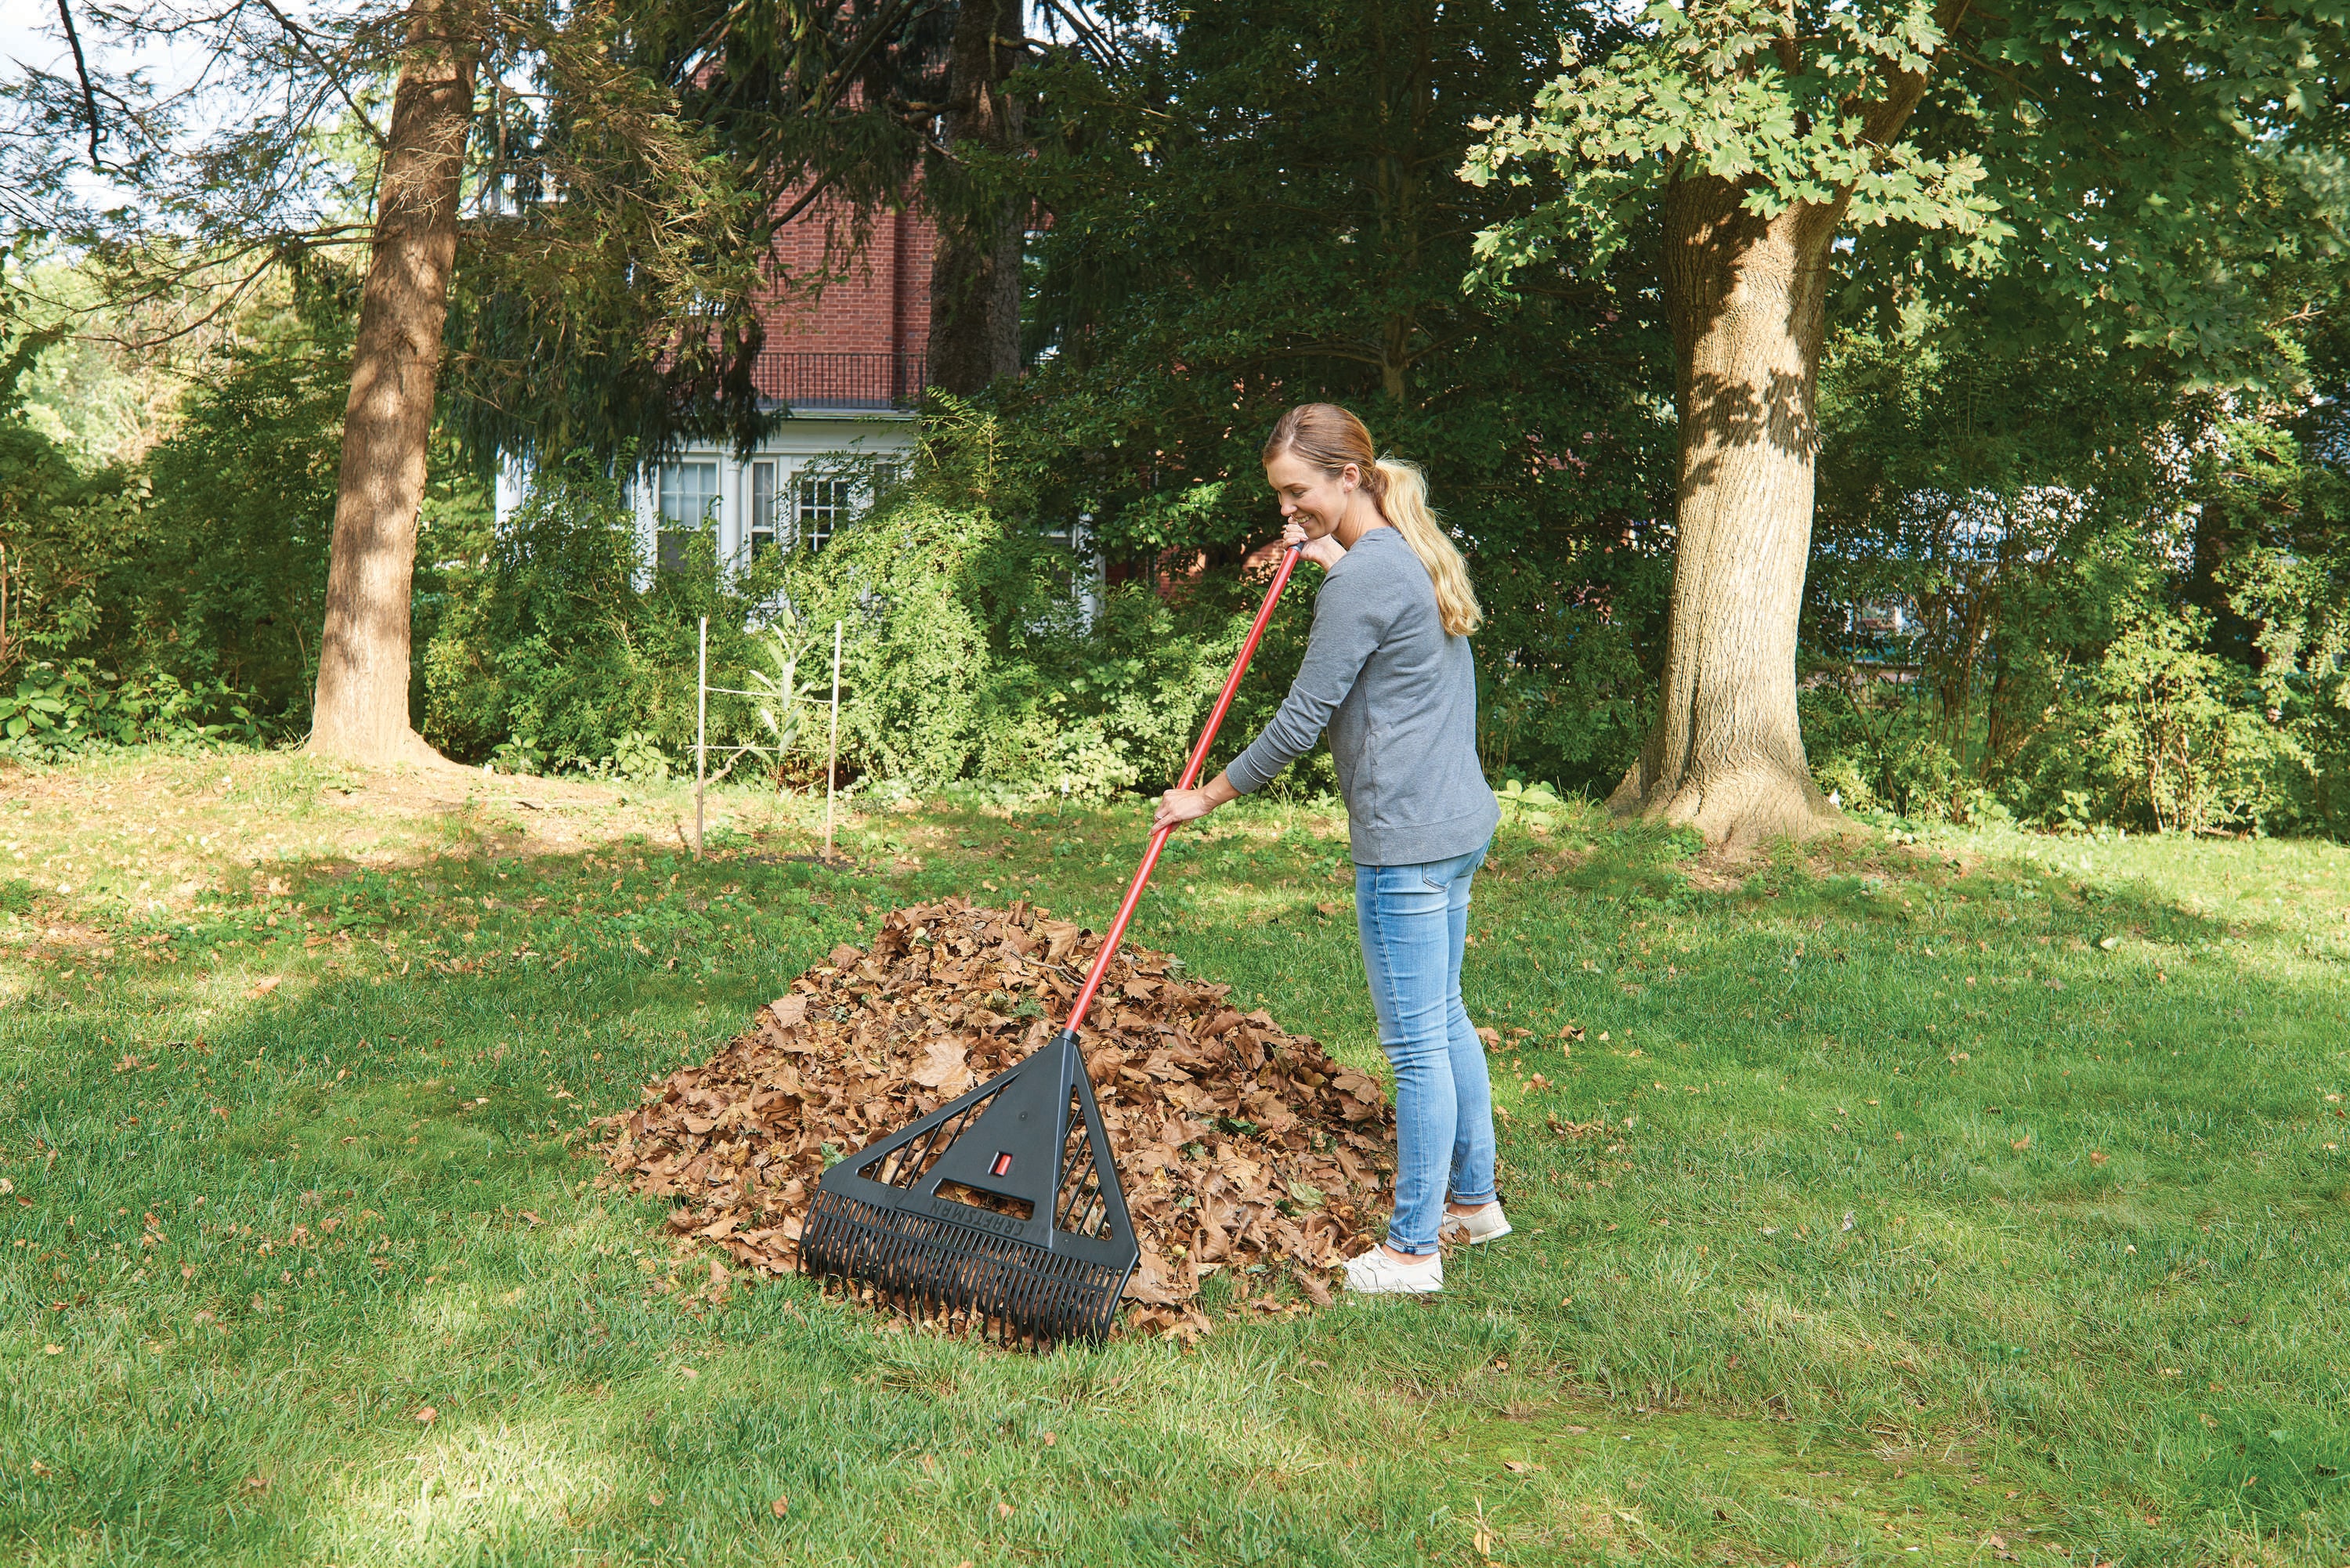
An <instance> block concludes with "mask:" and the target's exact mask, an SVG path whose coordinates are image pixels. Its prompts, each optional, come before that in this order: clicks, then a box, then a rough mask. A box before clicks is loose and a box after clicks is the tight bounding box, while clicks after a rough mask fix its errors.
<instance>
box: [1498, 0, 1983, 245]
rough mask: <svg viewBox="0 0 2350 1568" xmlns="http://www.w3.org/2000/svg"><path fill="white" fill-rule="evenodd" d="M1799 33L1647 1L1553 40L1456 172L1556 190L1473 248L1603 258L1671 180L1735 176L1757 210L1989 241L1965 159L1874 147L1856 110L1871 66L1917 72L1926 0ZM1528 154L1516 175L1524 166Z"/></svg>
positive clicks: (1925, 31)
mask: <svg viewBox="0 0 2350 1568" xmlns="http://www.w3.org/2000/svg"><path fill="white" fill-rule="evenodd" d="M1817 9H1818V15H1817V16H1816V17H1815V18H1806V20H1811V21H1814V23H1815V26H1812V27H1806V28H1804V35H1805V36H1804V37H1803V40H1802V42H1801V43H1800V44H1799V43H1797V42H1796V39H1795V37H1794V36H1793V35H1794V28H1795V26H1796V24H1795V23H1794V13H1793V12H1792V11H1791V8H1790V7H1789V6H1787V5H1783V4H1781V3H1779V0H1722V3H1720V4H1714V5H1689V6H1677V5H1668V4H1664V3H1663V0H1658V3H1657V4H1654V5H1650V6H1648V9H1647V10H1646V11H1645V12H1644V13H1642V16H1641V25H1640V26H1638V29H1637V30H1636V31H1635V33H1634V34H1633V36H1630V37H1628V38H1627V39H1625V40H1623V41H1622V42H1621V43H1620V44H1618V46H1617V47H1615V48H1613V49H1612V50H1609V51H1607V53H1606V54H1605V55H1604V57H1599V58H1585V57H1583V56H1582V54H1581V52H1580V51H1578V50H1577V49H1576V48H1575V46H1574V45H1573V44H1572V43H1569V44H1568V45H1567V46H1566V47H1565V54H1564V58H1563V62H1562V63H1563V64H1564V65H1565V71H1564V72H1563V73H1562V74H1560V75H1559V76H1557V77H1555V78H1553V79H1552V80H1551V81H1550V82H1549V84H1548V85H1546V86H1545V87H1544V88H1543V89H1542V90H1541V92H1539V93H1538V94H1536V95H1535V98H1534V111H1533V112H1532V113H1531V114H1524V115H1509V116H1504V117H1503V118H1501V119H1498V120H1496V121H1493V122H1492V123H1491V124H1490V125H1489V127H1488V128H1487V133H1486V137H1485V140H1482V141H1481V142H1480V143H1478V144H1477V145H1476V146H1475V147H1474V148H1472V149H1471V151H1470V154H1469V157H1468V159H1467V161H1466V163H1465V165H1464V167H1463V168H1462V171H1461V172H1462V175H1463V177H1464V178H1466V179H1467V180H1469V181H1470V182H1471V183H1472V184H1475V185H1478V186H1481V187H1482V186H1484V185H1486V184H1488V183H1491V182H1493V181H1495V180H1497V179H1499V180H1501V181H1503V182H1506V183H1508V184H1510V185H1513V186H1521V187H1523V186H1530V185H1532V184H1533V183H1534V181H1535V180H1536V178H1537V172H1536V171H1547V172H1552V173H1555V175H1556V177H1557V179H1558V182H1559V189H1558V191H1557V192H1556V193H1555V194H1553V195H1552V196H1550V197H1549V199H1547V200H1546V201H1543V202H1540V203H1539V204H1537V205H1536V206H1535V207H1534V209H1533V210H1532V211H1531V212H1530V213H1526V214H1525V215H1523V216H1519V217H1514V218H1513V219H1511V220H1510V221H1508V222H1506V223H1501V224H1497V225H1495V226H1494V227H1492V228H1488V229H1486V230H1484V231H1483V232H1482V233H1481V234H1479V235H1478V236H1477V259H1478V263H1479V265H1480V266H1481V267H1482V269H1484V270H1485V271H1486V272H1487V273H1488V274H1490V275H1495V276H1502V277H1506V276H1509V275H1513V274H1515V273H1516V272H1518V271H1519V270H1520V269H1522V268H1524V267H1527V266H1529V265H1534V264H1535V263H1537V262H1539V261H1542V260H1544V259H1547V258H1549V257H1551V256H1554V255H1559V254H1565V255H1570V256H1574V257H1575V258H1577V260H1579V261H1580V262H1581V263H1582V264H1583V265H1586V266H1588V267H1590V268H1594V269H1597V268H1604V267H1605V266H1606V265H1607V263H1608V262H1609V261H1610V260H1612V259H1613V258H1614V257H1615V256H1616V254H1617V252H1619V251H1620V250H1622V249H1623V248H1624V247H1625V246H1626V245H1627V244H1631V243H1633V242H1634V241H1635V240H1636V239H1637V238H1638V236H1640V235H1642V234H1646V233H1647V232H1648V229H1649V213H1650V210H1651V209H1652V207H1653V206H1654V204H1655V203H1656V202H1657V201H1658V200H1659V198H1660V197H1661V196H1662V195H1663V193H1664V192H1666V191H1667V190H1668V189H1669V188H1670V187H1671V186H1672V185H1673V184H1674V183H1675V182H1679V181H1686V180H1693V179H1698V178H1700V177H1708V176H1710V177H1711V178H1714V179H1717V180H1723V181H1727V182H1730V183H1731V184H1732V185H1737V186H1741V187H1742V188H1743V189H1744V191H1745V202H1744V205H1745V207H1746V209H1747V211H1749V212H1751V213H1755V214H1757V215H1758V216H1761V217H1765V218H1768V217H1774V216H1776V215H1777V214H1779V213H1783V212H1784V211H1786V210H1787V209H1788V208H1789V207H1793V206H1797V205H1812V206H1833V205H1834V204H1835V203H1836V202H1838V201H1839V200H1845V199H1847V198H1846V192H1849V197H1848V200H1849V202H1850V205H1849V207H1848V208H1847V213H1848V215H1849V218H1850V220H1851V222H1853V223H1856V224H1866V225H1876V224H1883V223H1904V224H1908V225H1911V226H1914V227H1917V228H1922V229H1948V230H1950V231H1952V232H1953V233H1955V234H1962V235H1975V234H1981V235H1983V236H1984V238H1985V239H1987V240H1988V239H1994V238H1996V237H1997V236H1999V235H2000V234H2003V233H2004V225H2003V224H1998V223H1994V222H1993V221H1992V219H1991V211H1992V203H1991V202H1990V201H1988V200H1987V199H1986V198H1985V196H1984V195H1983V193H1982V192H1981V191H1980V190H1979V189H1978V187H1979V186H1980V185H1981V182H1982V179H1983V166H1982V162H1981V160H1980V159H1979V158H1977V157H1976V156H1975V155H1973V154H1972V153H1970V152H1963V151H1960V152H1952V153H1949V154H1946V155H1940V156H1937V155H1935V154H1933V153H1929V152H1928V151H1925V150H1923V149H1922V148H1920V147H1918V145H1917V144H1915V143H1914V142H1910V141H1906V140H1902V141H1893V142H1890V143H1888V142H1887V140H1886V138H1885V136H1884V134H1883V132H1882V130H1881V129H1880V128H1879V127H1877V126H1876V125H1874V124H1872V123H1871V121H1872V118H1873V117H1872V109H1873V107H1874V105H1875V103H1876V101H1877V99H1880V98H1882V96H1883V94H1884V84H1885V82H1886V79H1887V77H1888V76H1889V75H1893V74H1897V73H1910V74H1918V75H1922V74H1924V73H1925V72H1927V71H1928V70H1930V69H1931V68H1933V66H1934V57H1935V55H1936V53H1937V51H1938V50H1939V49H1940V48H1941V47H1942V46H1943V44H1944V42H1945V38H1944V35H1943V30H1942V27H1941V26H1939V24H1938V23H1937V22H1936V20H1935V13H1936V7H1935V6H1934V5H1932V4H1930V3H1929V0H1893V3H1891V4H1873V5H1835V6H1821V7H1818V8H1817ZM1530 164H1531V165H1534V169H1532V170H1530V169H1529V168H1528V167H1527V166H1528V165H1530Z"/></svg>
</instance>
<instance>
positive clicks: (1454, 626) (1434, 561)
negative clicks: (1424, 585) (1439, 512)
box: [1264, 403, 1484, 637]
mask: <svg viewBox="0 0 2350 1568" xmlns="http://www.w3.org/2000/svg"><path fill="white" fill-rule="evenodd" d="M1283 452H1295V453H1296V454H1297V455H1298V456H1300V457H1302V458H1304V459H1305V461H1306V462H1310V463H1313V464H1315V466H1316V467H1318V468H1320V469H1321V470H1322V472H1325V473H1329V474H1336V473H1338V472H1340V471H1342V470H1343V469H1345V467H1346V466H1347V464H1348V463H1350V462H1351V463H1353V464H1354V465H1355V467H1356V468H1357V470H1358V471H1359V472H1361V474H1362V476H1363V488H1364V489H1366V490H1367V491H1369V492H1370V496H1371V500H1372V501H1373V502H1374V503H1376V504H1378V509H1379V515H1380V516H1382V517H1385V518H1386V519H1387V520H1388V522H1389V523H1390V524H1393V525H1394V527H1395V530H1396V532H1397V533H1399V534H1401V535H1403V540H1404V543H1405V544H1407V545H1410V546H1411V553H1412V554H1413V555H1415V556H1419V564H1420V565H1421V566H1426V567H1427V568H1428V579H1429V581H1430V582H1431V583H1433V584H1434V585H1435V586H1436V614H1437V618H1438V619H1439V620H1440V621H1441V622H1443V625H1444V629H1445V630H1446V631H1447V632H1448V633H1450V634H1451V635H1452V636H1454V637H1467V636H1468V635H1469V634H1470V633H1471V632H1472V631H1475V630H1476V629H1477V623H1478V622H1479V621H1481V620H1482V619H1484V612H1483V611H1482V610H1480V609H1479V608H1478V607H1477V593H1476V590H1475V589H1473V588H1471V587H1470V586H1469V566H1468V563H1467V562H1465V561H1463V560H1462V559H1461V552H1460V551H1459V550H1457V549H1455V548H1454V547H1453V544H1452V537H1451V535H1449V534H1447V533H1445V531H1444V525H1443V524H1440V523H1439V522H1438V521H1437V520H1436V514H1435V513H1433V512H1431V511H1430V510H1429V506H1428V479H1427V477H1426V476H1425V475H1424V474H1422V473H1421V472H1419V464H1418V463H1412V462H1400V461H1399V460H1398V459H1395V458H1391V457H1377V456H1374V455H1373V448H1372V446H1371V432H1370V431H1367V430H1366V429H1364V428H1363V421H1360V420H1358V419H1357V418H1356V417H1355V416H1354V415H1353V414H1351V413H1348V412H1347V410H1344V409H1342V408H1340V407H1338V406H1337V405H1336V403H1303V404H1300V405H1299V406H1298V407H1296V408H1294V409H1292V410H1289V411H1288V412H1287V413H1285V414H1284V415H1282V416H1281V419H1280V421H1279V422H1277V423H1276V424H1274V427H1273V434H1272V436H1271V437H1269V438H1268V439H1267V440H1266V441H1265V443H1264V461H1265V462H1272V461H1273V460H1274V458H1276V457H1279V456H1280V455H1281V454H1282V453H1283Z"/></svg>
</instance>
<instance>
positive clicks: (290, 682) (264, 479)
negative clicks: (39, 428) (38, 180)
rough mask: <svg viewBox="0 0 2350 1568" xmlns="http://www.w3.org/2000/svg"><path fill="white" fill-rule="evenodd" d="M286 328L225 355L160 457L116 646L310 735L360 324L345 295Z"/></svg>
mask: <svg viewBox="0 0 2350 1568" xmlns="http://www.w3.org/2000/svg"><path fill="white" fill-rule="evenodd" d="M272 325H273V326H276V328H277V329H276V330H275V331H272V332H271V333H270V334H269V337H267V338H266V339H265V340H264V341H262V342H258V343H248V344H245V345H242V346H238V347H235V348H230V349H228V350H226V351H225V352H224V353H222V354H220V355H218V356H217V357H215V358H214V360H213V364H212V366H211V367H210V371H211V373H210V374H209V375H207V376H206V377H205V379H204V380H203V383H202V384H201V385H200V386H199V387H198V388H197V389H196V390H195V391H194V392H193V394H192V396H191V397H190V398H189V399H188V400H187V402H186V404H185V405H184V407H183V409H182V417H181V420H180V422H179V426H178V428H177V429H176V430H174V431H172V434H171V435H170V437H169V438H167V439H166V440H165V441H163V442H162V443H161V444H160V445H159V446H158V447H157V448H156V449H155V450H154V452H152V453H151V455H150V456H149V458H148V460H147V462H146V464H145V469H144V475H143V477H144V479H145V482H146V484H147V487H148V498H147V504H146V506H145V508H144V512H145V517H144V523H145V528H146V537H145V539H144V540H143V541H142V546H143V547H142V548H140V551H139V552H138V554H137V556H135V557H134V558H131V559H129V560H126V561H124V562H123V563H122V565H121V567H120V571H119V573H118V576H117V578H116V580H115V581H114V582H113V583H111V584H110V585H109V591H108V597H109V599H110V600H111V601H112V602H113V603H114V604H116V605H117V606H119V607H120V611H119V616H118V618H117V620H116V622H115V624H114V625H112V626H110V627H109V628H108V642H109V650H110V652H111V653H112V656H113V657H114V658H115V659H117V661H118V662H120V663H121V664H123V665H125V666H126V667H135V666H138V665H141V664H146V665H151V666H156V667H161V668H163V669H168V670H172V671H173V672H174V673H177V674H180V675H182V677H183V678H186V679H191V680H219V681H223V682H225V683H226V684H227V685H229V686H231V687H233V688H234V689H236V690H238V691H243V692H245V693H248V694H249V700H250V701H251V702H252V704H253V706H254V707H255V709H256V710H257V711H262V712H265V713H267V714H268V715H270V716H271V717H272V718H273V719H275V720H276V721H277V722H278V723H279V725H280V727H281V728H282V729H283V730H285V731H287V732H296V733H298V732H300V731H301V730H302V729H303V728H305V727H306V726H307V715H308V711H309V706H310V697H311V691H312V688H313V686H314V685H315V683H316V681H317V649H318V635H319V628H320V626H321V625H322V623H323V622H324V619H325V617H326V594H327V555H328V545H329V543H330V542H331V540H332V537H333V534H334V522H335V488H336V479H337V474H338V469H339V466H340V462H341V453H342V424H343V406H344V403H345V401H346V400H347V399H348V395H349V391H350V363H349V359H348V348H349V344H348V337H349V328H348V318H347V317H345V316H344V315H343V313H342V312H341V311H340V310H339V309H335V308H332V307H331V306H328V307H326V308H321V309H318V310H317V311H315V312H312V313H310V314H309V315H308V316H307V319H300V320H297V321H296V322H292V323H285V324H272ZM231 476H234V477H233V478H232V477H231ZM438 499H439V497H437V496H436V497H435V500H436V501H437V500H438Z"/></svg>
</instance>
